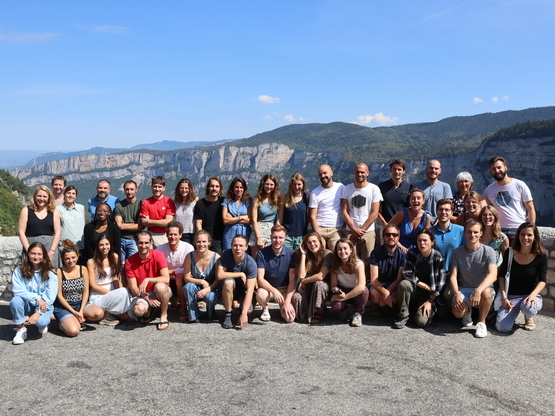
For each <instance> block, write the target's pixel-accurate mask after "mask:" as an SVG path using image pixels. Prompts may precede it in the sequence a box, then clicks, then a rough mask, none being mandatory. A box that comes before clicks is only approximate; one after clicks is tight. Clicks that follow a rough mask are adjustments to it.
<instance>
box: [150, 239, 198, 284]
mask: <svg viewBox="0 0 555 416" xmlns="http://www.w3.org/2000/svg"><path fill="white" fill-rule="evenodd" d="M156 250H158V251H161V252H162V253H164V257H166V261H167V262H168V269H170V270H175V273H176V274H181V275H182V274H183V263H185V257H187V254H189V253H190V252H191V251H194V250H195V248H194V247H193V246H192V245H191V244H189V243H187V242H185V241H180V242H179V244H178V245H177V250H175V252H172V250H171V248H170V243H164V244H161V245H159V246H158V247H156ZM171 278H172V279H175V277H174V276H171Z"/></svg>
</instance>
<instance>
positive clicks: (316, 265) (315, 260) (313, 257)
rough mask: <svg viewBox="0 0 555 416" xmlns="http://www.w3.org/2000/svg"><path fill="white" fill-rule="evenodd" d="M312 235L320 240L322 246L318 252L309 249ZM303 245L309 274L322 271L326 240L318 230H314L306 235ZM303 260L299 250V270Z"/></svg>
mask: <svg viewBox="0 0 555 416" xmlns="http://www.w3.org/2000/svg"><path fill="white" fill-rule="evenodd" d="M310 237H316V238H317V239H318V241H319V242H320V248H319V249H318V251H317V252H316V253H313V252H312V251H310V250H309V249H308V239H309V238H310ZM301 247H302V248H303V250H304V251H305V253H306V261H305V270H306V274H307V275H308V276H312V275H313V274H316V273H318V272H319V271H320V269H321V268H322V263H323V261H324V256H325V254H326V242H325V240H324V239H323V238H322V236H321V235H320V234H318V233H317V232H316V231H312V232H310V233H308V234H307V235H305V236H304V238H303V242H302V243H301ZM300 260H301V250H297V270H298V264H299V263H300Z"/></svg>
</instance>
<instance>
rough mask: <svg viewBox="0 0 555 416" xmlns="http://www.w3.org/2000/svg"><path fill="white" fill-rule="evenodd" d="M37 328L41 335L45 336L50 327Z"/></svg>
mask: <svg viewBox="0 0 555 416" xmlns="http://www.w3.org/2000/svg"><path fill="white" fill-rule="evenodd" d="M37 328H38V329H39V334H40V335H44V334H46V333H48V325H45V326H39V327H37Z"/></svg>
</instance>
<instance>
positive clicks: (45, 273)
mask: <svg viewBox="0 0 555 416" xmlns="http://www.w3.org/2000/svg"><path fill="white" fill-rule="evenodd" d="M35 247H39V248H40V249H41V250H42V261H41V262H40V265H39V270H40V274H41V276H42V281H43V282H46V281H48V280H49V279H50V272H51V271H52V263H50V257H48V251H46V247H44V245H43V244H42V243H39V242H38V241H36V242H34V243H31V244H30V245H29V248H28V249H27V253H26V256H25V259H24V260H23V261H22V262H21V264H20V265H19V270H21V275H22V276H23V277H26V278H27V279H30V278H32V277H33V273H34V272H35V269H33V264H32V263H31V258H30V257H29V253H30V252H31V250H32V249H34V248H35Z"/></svg>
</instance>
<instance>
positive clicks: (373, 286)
mask: <svg viewBox="0 0 555 416" xmlns="http://www.w3.org/2000/svg"><path fill="white" fill-rule="evenodd" d="M399 235H400V234H399V228H397V226H396V225H394V224H389V225H386V226H385V228H384V229H383V235H382V238H383V240H384V244H383V245H381V246H379V247H378V248H376V249H374V250H372V253H371V254H370V288H369V289H370V301H371V302H372V315H374V316H380V315H381V312H380V307H381V306H388V307H390V308H391V307H393V304H396V303H397V287H398V286H399V283H400V282H401V280H402V279H403V264H404V263H405V252H404V251H403V250H401V249H400V248H399V247H398V246H397V245H398V244H399Z"/></svg>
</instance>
